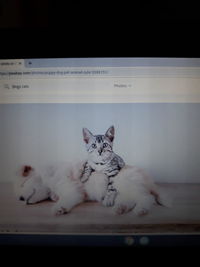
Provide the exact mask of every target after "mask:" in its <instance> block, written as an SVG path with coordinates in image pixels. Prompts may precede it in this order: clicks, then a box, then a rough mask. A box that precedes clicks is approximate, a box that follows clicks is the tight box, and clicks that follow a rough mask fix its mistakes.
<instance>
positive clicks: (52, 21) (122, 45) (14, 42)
mask: <svg viewBox="0 0 200 267" xmlns="http://www.w3.org/2000/svg"><path fill="white" fill-rule="evenodd" d="M138 2H139V1H138ZM141 2H142V1H141ZM141 2H140V3H141ZM151 2H152V1H151ZM163 2H164V1H163ZM174 2H175V1H174ZM128 3H129V4H128ZM128 3H125V2H124V3H122V2H120V1H115V3H110V5H108V3H107V2H106V3H104V2H99V1H98V2H96V3H95V2H93V3H90V4H88V2H86V1H82V2H81V3H79V2H77V1H71V2H70V1H65V5H63V4H62V2H61V1H52V2H51V1H48V0H43V1H41V0H34V1H28V0H1V2H0V36H1V38H0V39H1V40H0V46H1V51H0V57H1V58H6V57H10V58H11V57H17V56H18V57H19V56H20V57H23V58H25V57H82V56H83V57H88V56H167V57H169V56H173V57H197V56H199V22H200V15H199V12H198V10H199V8H198V6H197V5H195V4H193V5H192V4H190V3H189V4H188V3H184V2H182V3H181V4H180V5H175V4H174V3H173V2H170V1H168V2H167V3H160V4H155V3H148V4H140V3H137V2H132V1H129V2H128Z"/></svg>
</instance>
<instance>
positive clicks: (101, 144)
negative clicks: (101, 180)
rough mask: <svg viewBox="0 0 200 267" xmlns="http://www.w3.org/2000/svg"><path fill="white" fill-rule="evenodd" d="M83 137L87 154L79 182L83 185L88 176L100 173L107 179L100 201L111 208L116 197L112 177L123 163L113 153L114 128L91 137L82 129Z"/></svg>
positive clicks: (90, 134) (86, 130) (88, 132)
mask: <svg viewBox="0 0 200 267" xmlns="http://www.w3.org/2000/svg"><path fill="white" fill-rule="evenodd" d="M83 137H84V141H85V143H86V149H87V152H88V160H87V162H86V163H85V165H84V170H83V173H82V175H81V182H83V183H85V182H87V180H88V179H89V177H90V175H91V174H92V173H93V172H95V171H98V172H102V173H104V174H105V175H106V176H107V177H108V183H107V192H106V195H105V196H104V199H102V201H103V204H104V205H106V206H113V205H114V200H115V197H116V195H117V190H116V189H115V187H114V177H115V176H116V175H117V174H118V173H119V171H120V170H121V168H123V167H124V165H125V163H124V161H123V159H122V158H121V157H120V156H118V155H117V154H115V153H114V152H113V149H112V147H113V140H114V126H111V127H110V128H109V129H108V130H107V132H106V133H105V135H93V134H92V133H91V132H90V131H89V130H88V129H86V128H84V129H83Z"/></svg>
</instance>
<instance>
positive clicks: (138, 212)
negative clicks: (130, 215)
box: [133, 205, 149, 216]
mask: <svg viewBox="0 0 200 267" xmlns="http://www.w3.org/2000/svg"><path fill="white" fill-rule="evenodd" d="M133 212H134V214H136V215H137V216H144V215H147V214H148V213H149V209H148V208H145V207H139V206H138V207H137V205H136V207H135V208H134V210H133Z"/></svg>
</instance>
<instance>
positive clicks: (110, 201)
mask: <svg viewBox="0 0 200 267" xmlns="http://www.w3.org/2000/svg"><path fill="white" fill-rule="evenodd" d="M115 198H116V193H115V192H113V193H112V194H107V195H106V196H105V197H104V199H103V201H102V204H103V205H104V206H105V207H112V206H113V205H114V203H115Z"/></svg>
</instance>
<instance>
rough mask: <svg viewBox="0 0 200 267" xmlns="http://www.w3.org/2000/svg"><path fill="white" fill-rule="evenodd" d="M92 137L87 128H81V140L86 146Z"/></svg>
mask: <svg viewBox="0 0 200 267" xmlns="http://www.w3.org/2000/svg"><path fill="white" fill-rule="evenodd" d="M92 136H93V134H92V133H91V132H90V131H89V130H88V129H87V128H83V140H84V141H85V143H86V144H88V143H89V140H90V138H91V137H92Z"/></svg>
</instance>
